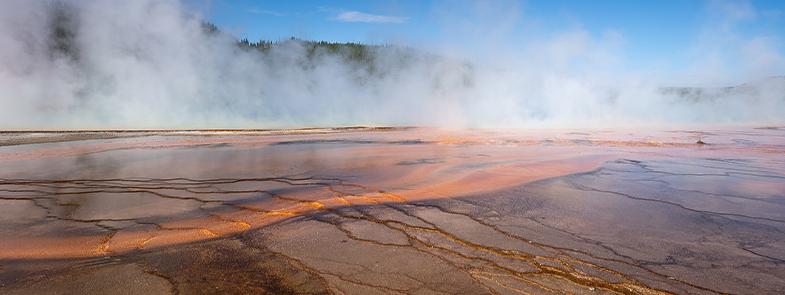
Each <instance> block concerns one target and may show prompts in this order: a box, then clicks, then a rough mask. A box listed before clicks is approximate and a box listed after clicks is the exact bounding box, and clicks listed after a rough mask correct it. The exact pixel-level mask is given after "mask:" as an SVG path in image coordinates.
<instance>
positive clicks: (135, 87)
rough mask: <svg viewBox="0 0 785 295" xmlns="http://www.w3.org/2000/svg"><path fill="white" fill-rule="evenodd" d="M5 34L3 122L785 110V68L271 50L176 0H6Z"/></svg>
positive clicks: (107, 123) (753, 115) (528, 120)
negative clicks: (619, 70) (590, 66)
mask: <svg viewBox="0 0 785 295" xmlns="http://www.w3.org/2000/svg"><path fill="white" fill-rule="evenodd" d="M0 40H2V41H0V105H2V107H0V126H2V127H3V128H20V129H30V128H270V127H295V126H336V125H419V126H448V127H585V126H606V125H615V124H629V125H668V124H683V123H691V124H704V123H705V124H717V123H735V124H739V123H741V124H782V123H784V122H785V119H784V117H783V116H782V115H781V110H783V109H785V79H783V78H782V77H774V78H768V79H763V80H757V81H754V82H753V83H750V84H746V85H743V86H741V87H735V88H717V89H689V88H658V86H663V85H651V84H649V83H647V82H642V81H637V80H634V79H628V78H622V76H623V75H621V74H620V75H610V78H609V76H608V75H598V76H601V77H603V78H599V77H594V76H592V75H580V76H572V75H567V74H562V73H560V72H558V71H551V70H549V69H547V68H542V67H537V68H534V67H533V68H529V67H526V66H525V65H524V66H519V64H520V63H510V64H513V65H516V66H514V67H508V68H505V67H498V66H489V65H484V64H480V63H476V62H471V61H468V60H466V59H462V58H453V57H442V56H438V55H432V54H428V53H424V52H422V51H418V50H414V49H410V48H405V47H373V48H371V49H370V51H369V52H370V54H371V56H372V58H370V59H368V60H367V62H351V61H347V60H346V59H345V58H344V57H343V56H342V55H340V54H330V53H329V52H327V51H324V50H323V49H318V48H317V50H316V51H315V52H309V50H308V48H307V46H306V45H307V44H305V43H303V42H301V41H296V40H295V41H288V42H283V43H281V44H279V45H278V46H276V47H274V48H272V49H270V50H268V51H266V52H264V53H261V52H259V51H257V50H253V49H251V50H249V49H243V48H241V47H240V46H237V43H236V40H234V39H233V38H231V37H229V36H227V35H225V34H220V33H218V34H215V33H213V34H210V33H208V32H207V31H205V30H204V29H203V24H202V19H201V18H200V17H199V16H198V15H195V14H194V13H193V12H189V11H188V10H187V9H186V8H185V7H184V6H183V5H182V4H181V3H180V2H178V1H174V0H169V1H76V2H74V3H71V2H68V3H66V4H65V5H63V4H62V2H57V1H54V2H52V3H50V4H48V3H47V2H46V1H3V2H2V3H0ZM509 58H510V59H515V57H509ZM696 86H700V85H696Z"/></svg>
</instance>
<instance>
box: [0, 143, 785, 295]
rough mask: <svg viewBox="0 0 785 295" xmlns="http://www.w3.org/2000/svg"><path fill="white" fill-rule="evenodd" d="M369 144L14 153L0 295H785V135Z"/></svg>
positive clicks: (6, 174) (5, 184) (4, 161)
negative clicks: (92, 294) (90, 294)
mask: <svg viewBox="0 0 785 295" xmlns="http://www.w3.org/2000/svg"><path fill="white" fill-rule="evenodd" d="M372 131H374V130H372ZM375 131H378V130H375ZM375 131H374V132H352V133H331V134H299V135H295V134H290V135H289V134H285V135H270V136H246V135H242V136H240V135H238V136H159V135H156V136H149V137H134V138H121V139H117V138H115V139H94V140H82V141H72V142H68V143H58V142H49V143H35V142H41V141H40V139H36V140H37V141H34V142H33V143H28V144H22V145H18V144H17V145H14V146H6V147H0V236H2V237H3V238H2V239H0V293H2V294H87V293H94V294H98V293H100V294H781V293H783V292H785V171H784V170H785V168H783V167H785V129H779V128H758V129H754V128H732V129H709V130H708V131H706V130H701V131H683V130H675V131H656V130H655V131H635V132H631V131H619V130H579V131H574V130H571V131H565V130H544V131H477V130H474V131H465V130H430V129H411V130H390V131H388V132H375ZM15 136H16V138H17V139H15V140H17V141H18V138H19V136H18V135H15ZM102 136H106V135H102ZM698 140H700V141H701V142H703V144H698V143H696V142H697V141H698ZM23 143H24V142H23ZM15 144H16V143H15Z"/></svg>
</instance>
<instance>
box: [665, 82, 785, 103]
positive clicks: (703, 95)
mask: <svg viewBox="0 0 785 295" xmlns="http://www.w3.org/2000/svg"><path fill="white" fill-rule="evenodd" d="M658 92H659V94H662V95H665V96H670V97H675V98H676V99H677V100H679V101H683V102H691V103H699V102H706V101H709V102H712V101H717V100H721V99H725V98H744V99H758V98H761V97H764V96H766V97H768V96H774V98H775V99H776V98H777V96H779V98H780V99H782V100H783V101H785V76H773V77H766V78H761V79H758V80H754V81H750V82H747V83H744V84H740V85H737V86H730V87H660V88H658Z"/></svg>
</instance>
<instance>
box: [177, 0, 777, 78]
mask: <svg viewBox="0 0 785 295" xmlns="http://www.w3.org/2000/svg"><path fill="white" fill-rule="evenodd" d="M186 5H187V6H188V7H189V8H190V9H191V10H194V11H198V12H199V13H201V14H202V15H203V16H204V17H205V18H206V19H207V20H209V21H211V22H213V23H215V24H216V25H218V26H219V27H221V28H222V29H224V30H226V31H228V32H230V33H232V34H234V35H236V36H238V37H240V38H248V39H250V40H259V39H264V40H277V39H279V38H282V39H284V38H289V37H292V36H294V37H297V38H301V39H308V40H317V41H318V40H325V41H331V42H341V43H343V42H360V43H368V44H398V45H405V46H410V47H414V48H418V49H421V50H424V51H428V52H433V53H437V54H442V55H450V56H458V57H461V58H465V59H468V60H471V61H474V62H477V63H481V64H487V65H491V66H520V67H527V66H530V67H540V68H544V69H549V70H551V69H552V70H553V71H561V72H569V73H570V74H571V75H577V76H580V75H589V74H592V75H593V74H596V73H597V72H595V70H596V71H598V72H599V73H606V74H607V73H612V74H611V76H619V75H622V76H636V77H640V78H641V79H649V80H652V81H657V82H658V83H660V84H668V85H678V84H682V83H684V84H696V83H699V84H702V85H706V86H719V85H728V84H734V83H743V82H745V81H749V80H752V79H757V78H762V77H766V76H774V75H785V58H784V57H785V1H725V0H713V1H695V0H682V1H667V0H666V1H566V0H562V1H558V0H556V1H441V0H432V1H405V0H404V1H242V0H217V1H208V2H205V1H201V0H188V1H186Z"/></svg>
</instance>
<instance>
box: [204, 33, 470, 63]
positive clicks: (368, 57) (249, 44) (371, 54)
mask: <svg viewBox="0 0 785 295" xmlns="http://www.w3.org/2000/svg"><path fill="white" fill-rule="evenodd" d="M202 28H203V29H204V32H205V33H206V34H208V35H224V36H226V37H230V38H234V39H235V40H236V42H237V46H238V47H239V48H242V49H244V50H248V51H252V50H255V51H259V52H261V53H263V54H265V53H268V52H269V51H270V50H273V48H275V47H279V48H281V47H282V46H283V48H287V46H290V45H292V43H296V44H297V46H298V47H301V48H302V49H303V50H304V51H305V52H304V53H305V56H306V57H307V58H308V59H313V58H315V57H317V56H320V55H325V54H326V55H333V56H336V57H340V58H341V59H342V60H343V61H344V62H346V63H350V64H354V65H356V66H365V67H367V69H368V70H370V71H372V72H373V71H374V70H375V67H374V63H375V61H377V58H382V57H380V56H379V54H382V53H384V52H385V51H386V53H393V52H394V54H392V55H394V59H397V62H398V63H399V65H401V66H405V65H407V64H408V63H410V62H412V61H413V60H415V59H416V60H418V61H423V60H426V61H428V60H430V61H434V60H435V59H442V57H440V56H438V55H434V54H430V53H426V52H423V51H420V50H416V49H413V48H408V47H402V46H397V45H387V44H385V45H367V44H361V43H354V42H347V43H334V42H326V41H311V40H302V39H298V38H295V37H291V38H288V39H283V40H278V41H273V40H259V41H256V42H254V41H250V40H248V38H243V39H240V38H237V37H235V36H232V35H231V34H228V33H225V32H223V31H222V30H220V29H219V28H218V26H216V25H215V24H212V23H210V22H207V21H205V22H203V23H202ZM462 63H463V64H464V65H465V66H467V67H468V66H470V65H469V63H468V62H466V61H464V62H462Z"/></svg>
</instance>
